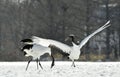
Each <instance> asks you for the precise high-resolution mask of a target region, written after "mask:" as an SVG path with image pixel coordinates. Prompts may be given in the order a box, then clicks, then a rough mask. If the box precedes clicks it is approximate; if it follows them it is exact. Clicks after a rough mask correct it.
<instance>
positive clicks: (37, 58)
mask: <svg viewBox="0 0 120 77" xmlns="http://www.w3.org/2000/svg"><path fill="white" fill-rule="evenodd" d="M36 63H37V69H38V58H37V60H36Z"/></svg>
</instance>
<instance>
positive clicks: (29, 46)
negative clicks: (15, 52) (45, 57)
mask: <svg viewBox="0 0 120 77" xmlns="http://www.w3.org/2000/svg"><path fill="white" fill-rule="evenodd" d="M32 47H33V45H29V44H28V45H25V46H24V47H23V48H22V49H21V50H22V51H24V49H28V50H29V49H31V48H32Z"/></svg>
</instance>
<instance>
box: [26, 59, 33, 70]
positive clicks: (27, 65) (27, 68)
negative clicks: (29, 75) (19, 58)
mask: <svg viewBox="0 0 120 77" xmlns="http://www.w3.org/2000/svg"><path fill="white" fill-rule="evenodd" d="M31 61H32V59H30V60H29V61H28V64H27V67H26V71H27V69H28V66H29V63H30V62H31Z"/></svg>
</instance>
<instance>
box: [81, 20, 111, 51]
mask: <svg viewBox="0 0 120 77" xmlns="http://www.w3.org/2000/svg"><path fill="white" fill-rule="evenodd" d="M109 23H110V21H108V22H107V23H106V24H104V25H103V26H102V27H100V28H99V29H97V30H96V31H94V32H93V33H92V34H90V35H89V36H87V37H86V38H85V39H83V40H82V41H81V43H80V44H79V47H80V49H81V48H82V47H83V46H84V45H85V44H86V43H87V42H88V40H89V39H90V38H91V37H92V36H94V35H95V34H97V33H99V32H100V31H102V30H103V29H105V28H107V27H109V26H110V24H109Z"/></svg>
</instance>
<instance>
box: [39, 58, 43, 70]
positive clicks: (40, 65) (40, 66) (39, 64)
mask: <svg viewBox="0 0 120 77" xmlns="http://www.w3.org/2000/svg"><path fill="white" fill-rule="evenodd" d="M39 66H40V67H41V69H43V67H42V65H41V63H40V60H39Z"/></svg>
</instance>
